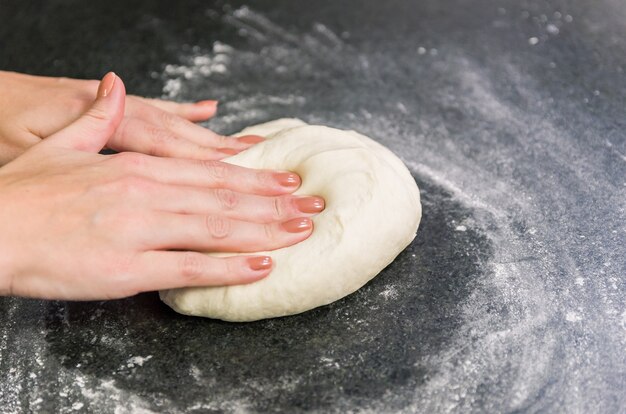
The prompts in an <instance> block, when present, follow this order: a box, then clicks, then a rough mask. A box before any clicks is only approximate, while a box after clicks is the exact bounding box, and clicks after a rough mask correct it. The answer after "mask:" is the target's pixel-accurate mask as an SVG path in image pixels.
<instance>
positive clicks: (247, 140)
mask: <svg viewBox="0 0 626 414" xmlns="http://www.w3.org/2000/svg"><path fill="white" fill-rule="evenodd" d="M237 141H239V142H242V143H244V144H258V143H259V142H263V141H265V138H263V137H260V136H258V135H245V136H243V137H239V138H237Z"/></svg>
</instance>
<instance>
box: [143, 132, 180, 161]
mask: <svg viewBox="0 0 626 414" xmlns="http://www.w3.org/2000/svg"><path fill="white" fill-rule="evenodd" d="M145 133H146V136H147V137H148V138H149V141H150V146H149V147H148V154H150V155H154V156H158V155H160V154H162V153H163V150H164V149H166V146H167V145H168V144H170V143H172V142H173V141H176V140H177V137H176V135H174V134H172V133H171V132H169V131H168V130H165V129H163V128H159V127H155V126H153V125H147V126H146V127H145Z"/></svg>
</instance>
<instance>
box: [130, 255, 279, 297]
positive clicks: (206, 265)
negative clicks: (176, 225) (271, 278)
mask: <svg viewBox="0 0 626 414" xmlns="http://www.w3.org/2000/svg"><path fill="white" fill-rule="evenodd" d="M271 270H272V259H271V258H270V257H269V256H231V257H212V256H208V255H206V254H202V253H197V252H168V251H148V252H145V253H143V254H141V255H140V256H138V258H137V259H136V261H135V263H134V273H135V274H136V275H137V277H135V278H134V279H133V282H134V283H137V285H138V286H137V288H136V289H135V290H137V291H140V292H146V291H152V290H161V289H174V288H181V287H191V286H224V285H236V284H246V283H251V282H255V281H257V280H259V279H262V278H264V277H266V276H267V275H268V274H269V273H270V272H271Z"/></svg>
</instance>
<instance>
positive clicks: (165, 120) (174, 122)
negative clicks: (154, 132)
mask: <svg viewBox="0 0 626 414" xmlns="http://www.w3.org/2000/svg"><path fill="white" fill-rule="evenodd" d="M159 119H160V121H161V124H162V125H163V126H164V127H165V128H167V129H176V128H180V127H181V126H183V124H184V123H185V120H184V119H182V118H181V117H179V116H178V115H174V114H171V113H169V112H166V111H159Z"/></svg>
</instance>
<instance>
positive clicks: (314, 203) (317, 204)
mask: <svg viewBox="0 0 626 414" xmlns="http://www.w3.org/2000/svg"><path fill="white" fill-rule="evenodd" d="M293 202H294V203H295V205H296V207H297V208H298V210H300V211H301V212H303V213H319V212H320V211H322V210H324V199H323V198H322V197H298V198H295V199H294V200H293Z"/></svg>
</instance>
